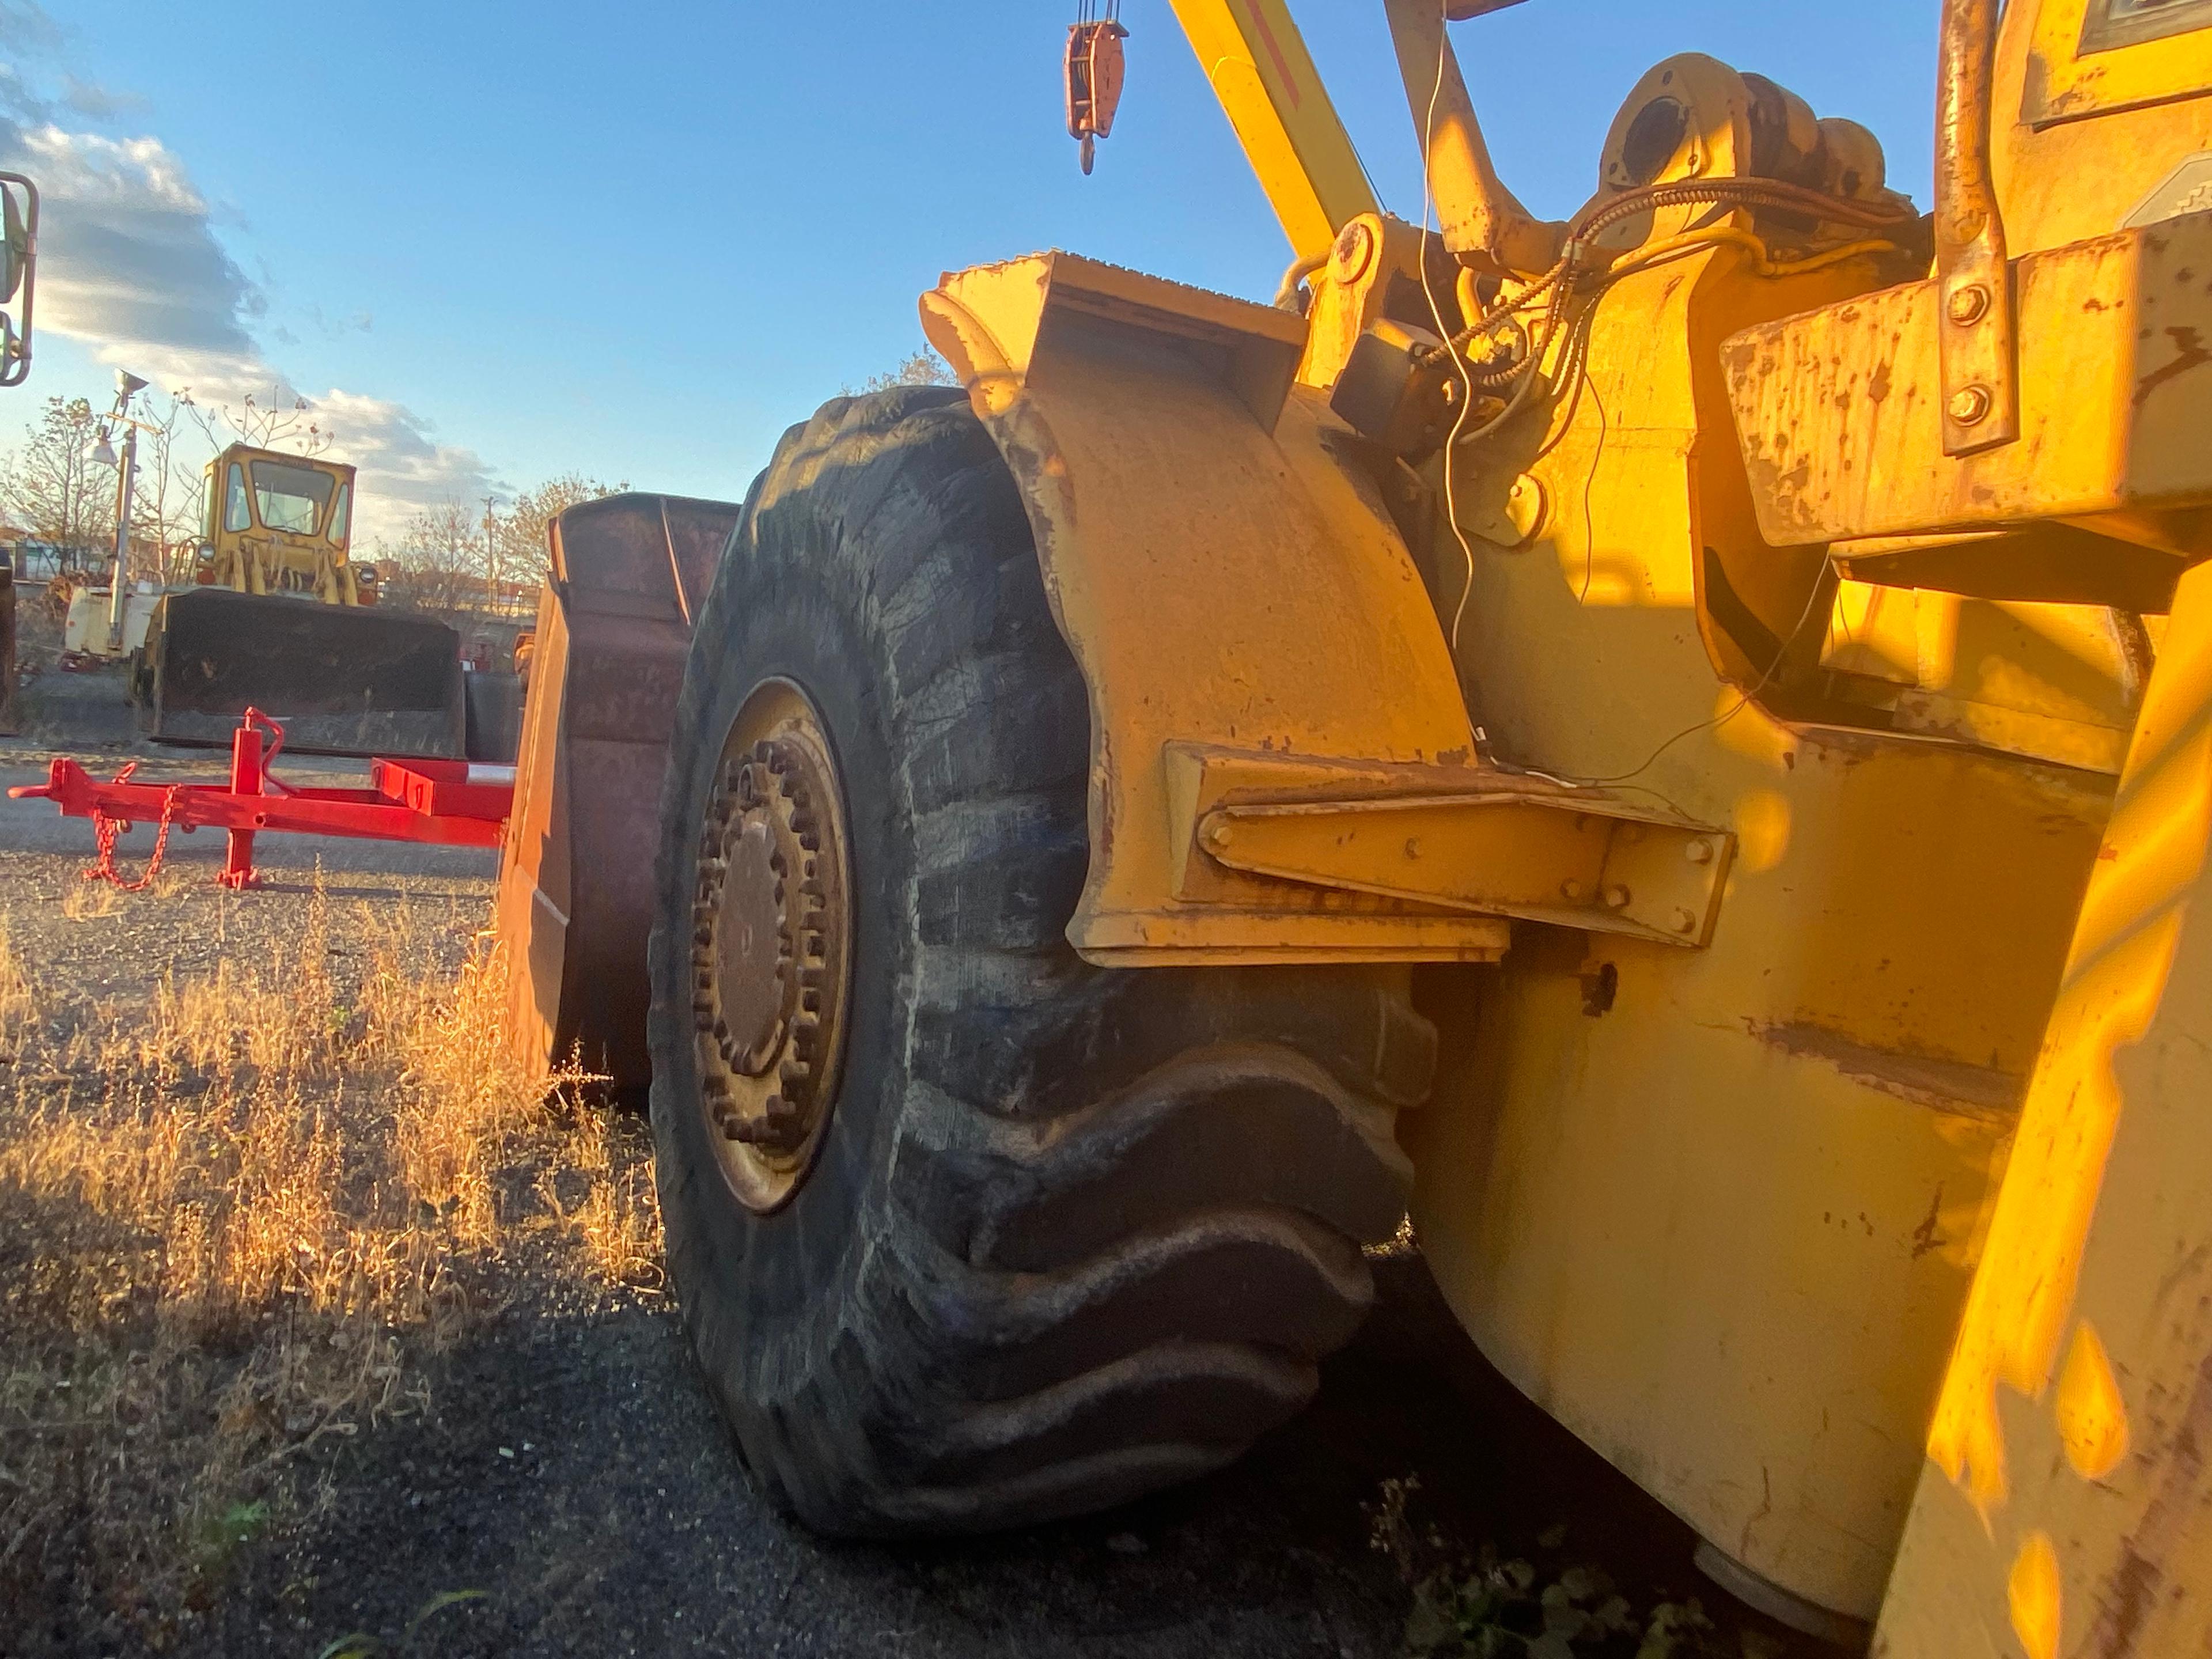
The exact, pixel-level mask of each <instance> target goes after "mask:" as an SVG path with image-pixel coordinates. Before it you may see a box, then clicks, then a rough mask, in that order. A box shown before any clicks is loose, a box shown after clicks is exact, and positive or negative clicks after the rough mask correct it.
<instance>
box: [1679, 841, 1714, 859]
mask: <svg viewBox="0 0 2212 1659" xmlns="http://www.w3.org/2000/svg"><path fill="white" fill-rule="evenodd" d="M1682 856H1683V857H1684V858H1686V859H1687V860H1689V861H1690V862H1691V863H1692V864H1711V862H1712V861H1713V844H1712V842H1709V841H1703V840H1699V841H1693V842H1691V843H1690V844H1689V845H1688V846H1686V847H1685V848H1683V849H1682Z"/></svg>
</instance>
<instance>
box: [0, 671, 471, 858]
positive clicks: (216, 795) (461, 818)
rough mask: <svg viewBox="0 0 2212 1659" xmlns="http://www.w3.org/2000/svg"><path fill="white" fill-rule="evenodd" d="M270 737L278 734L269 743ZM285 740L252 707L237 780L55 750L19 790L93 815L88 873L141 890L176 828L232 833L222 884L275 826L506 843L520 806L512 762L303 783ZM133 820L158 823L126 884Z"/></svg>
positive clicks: (449, 842)
mask: <svg viewBox="0 0 2212 1659" xmlns="http://www.w3.org/2000/svg"><path fill="white" fill-rule="evenodd" d="M264 735H265V736H266V737H268V738H272V739H273V741H271V742H270V743H268V744H265V745H264V741H263V739H264ZM283 747H284V731H283V726H280V725H278V724H277V723H276V721H275V720H271V719H270V718H269V716H268V715H266V714H263V713H262V712H261V711H260V710H259V709H258V708H249V709H247V710H246V716H245V718H244V719H243V720H240V722H239V726H238V730H237V731H235V732H233V733H232V734H231V740H230V781H229V783H228V785H227V786H226V785H222V784H212V783H171V784H156V783H133V782H131V773H132V772H133V771H134V770H135V769H137V762H135V761H134V762H132V763H131V764H130V765H127V766H125V768H124V769H122V770H121V771H120V772H118V773H117V774H116V775H115V776H114V777H113V779H112V780H111V781H108V782H106V783H102V782H101V781H100V780H98V779H97V778H94V776H93V775H91V774H90V773H89V772H87V771H86V770H85V769H84V768H83V767H82V766H80V765H79V764H78V763H76V762H75V761H73V760H70V759H69V758H68V757H65V756H61V755H57V756H56V757H54V759H53V763H52V766H51V767H50V768H49V769H48V771H47V775H46V782H44V783H42V784H22V785H19V786H18V787H15V788H13V789H10V790H9V792H8V793H9V794H10V795H11V796H15V797H16V798H17V799H45V800H51V801H52V802H54V803H55V804H56V805H58V806H59V807H60V808H61V810H62V811H63V813H64V816H66V817H77V818H90V819H91V820H92V822H93V833H94V836H96V837H97V839H98V841H99V843H100V862H99V863H98V864H96V865H94V866H92V867H91V868H89V869H88V870H87V871H86V872H85V875H86V877H87V878H88V879H95V880H104V881H111V882H113V883H114V884H116V885H117V886H118V887H121V888H123V889H125V890H126V891H129V890H137V889H138V888H143V887H144V886H145V885H147V884H149V882H151V881H152V880H153V878H154V875H155V872H156V871H158V870H159V869H160V868H161V856H162V853H163V851H164V850H165V848H167V844H168V839H169V831H170V830H171V829H188V830H189V829H203V828H205V829H223V830H227V831H228V832H229V836H230V846H229V850H228V856H227V857H226V858H225V859H224V861H223V867H222V873H221V874H220V875H218V876H217V877H216V880H218V881H219V882H221V883H222V884H223V885H224V886H225V887H230V888H242V887H246V886H250V885H252V882H253V880H254V871H253V837H254V835H255V834H256V832H258V831H260V830H264V829H269V830H278V831H283V832H288V833H290V834H295V835H308V836H354V837H356V838H360V839H365V840H371V841H410V842H427V843H430V844H434V845H442V846H452V847H497V846H498V845H499V844H500V841H501V836H503V835H504V834H505V832H506V828H507V814H508V812H509V811H510V810H511V809H512V807H513V804H514V769H513V767H511V766H480V765H477V764H474V763H471V762H468V761H452V760H383V759H378V760H372V761H371V762H370V763H369V787H368V788H366V789H301V788H296V787H294V786H293V785H291V784H289V783H286V782H285V781H283V779H281V778H279V777H277V776H276V775H275V774H274V773H273V772H271V771H270V766H271V765H272V764H273V763H275V761H276V757H277V755H278V754H279V753H280V752H281V751H282V750H283ZM133 823H159V824H160V826H161V830H160V833H159V835H158V836H157V837H156V839H155V843H154V854H153V858H152V860H151V861H150V862H149V864H148V866H147V869H146V873H145V874H144V875H143V876H142V877H140V878H138V879H137V880H136V881H125V880H124V879H123V878H122V876H121V875H120V874H119V873H118V872H117V870H116V868H115V838H116V836H118V835H119V834H121V833H122V832H123V831H124V830H126V829H129V828H130V827H131V825H132V824H133Z"/></svg>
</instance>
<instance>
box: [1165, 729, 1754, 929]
mask: <svg viewBox="0 0 2212 1659" xmlns="http://www.w3.org/2000/svg"><path fill="white" fill-rule="evenodd" d="M1169 764H1170V772H1171V774H1175V775H1178V776H1177V781H1176V786H1175V787H1171V789H1170V796H1171V798H1172V799H1175V800H1176V805H1177V808H1178V815H1179V816H1180V817H1182V820H1183V823H1184V824H1185V825H1186V826H1187V839H1186V842H1185V845H1186V846H1187V847H1188V848H1189V849H1190V852H1189V854H1188V856H1187V858H1186V861H1185V865H1184V869H1183V871H1182V880H1181V882H1180V883H1179V887H1178V896H1179V897H1182V898H1185V899H1202V898H1204V897H1206V896H1207V893H1208V889H1209V886H1210V884H1212V882H1213V881H1218V879H1219V877H1218V876H1216V875H1213V874H1212V871H1211V870H1210V868H1209V867H1208V866H1220V867H1221V868H1222V869H1224V870H1229V871H1236V872H1240V873H1242V874H1244V875H1248V876H1262V877H1267V878H1272V879H1274V880H1278V881H1290V882H1298V883H1304V884H1310V885H1313V886H1318V887H1328V888H1336V889H1341V890H1349V891H1352V892H1358V893H1370V894H1374V895H1376V896H1379V897H1383V898H1389V899H1395V900H1398V901H1400V902H1407V903H1413V904H1417V905H1422V906H1433V907H1436V908H1440V909H1444V910H1452V911H1460V912H1473V913H1475V914H1479V915H1501V916H1516V917H1520V918H1522V919H1523V920H1526V921H1546V922H1551V923H1553V924H1556V925H1558V926H1560V927H1578V928H1582V929H1584V930H1586V931H1589V932H1592V933H1617V934H1624V935H1626V936H1628V937H1631V938H1635V939H1649V940H1651V941H1653V942H1655V943H1659V944H1666V945H1687V946H1701V945H1705V944H1706V943H1707V942H1708V941H1709V940H1710V939H1711V937H1712V930H1713V924H1714V921H1715V919H1716V918H1717V915H1718V914H1719V910H1720V900H1721V892H1722V889H1723V886H1724V885H1725V884H1726V881H1727V877H1728V871H1729V863H1730V861H1731V860H1732V859H1733V857H1734V855H1735V836H1732V835H1730V834H1729V832H1728V831H1726V830H1724V829H1715V828H1713V827H1711V826H1710V825H1706V824H1701V823H1692V822H1691V821H1689V820H1687V819H1684V818H1680V817H1674V816H1673V815H1672V814H1669V813H1666V812H1663V811H1657V810H1655V809H1652V808H1650V807H1645V806H1640V805H1631V804H1630V803H1628V802H1626V801H1623V800H1620V799H1614V798H1612V797H1609V796H1607V795H1606V794H1604V793H1602V792H1601V791H1598V790H1591V789H1574V788H1568V787H1563V786H1560V785H1558V784H1553V783H1547V782H1545V781H1542V780H1541V779H1536V778H1529V777H1523V776H1518V775H1511V774H1508V773H1503V772H1498V771H1495V770H1493V769H1490V768H1488V767H1481V766H1439V765H1416V766H1402V765H1401V766H1388V767H1385V766H1364V765H1360V764H1358V763H1346V762H1332V761H1316V760H1309V759H1305V758H1304V757H1290V756H1285V755H1273V754H1253V753H1250V752H1249V751H1237V750H1220V749H1208V748H1204V747H1202V746H1200V745H1196V744H1176V745H1173V746H1172V747H1171V749H1170V756H1169ZM1200 855H1202V857H1201V856H1200Z"/></svg>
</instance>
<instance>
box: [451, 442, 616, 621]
mask: <svg viewBox="0 0 2212 1659" xmlns="http://www.w3.org/2000/svg"><path fill="white" fill-rule="evenodd" d="M625 489H629V484H628V483H617V484H609V483H603V482H602V481H600V480H599V479H598V478H587V477H585V476H584V475H583V474H582V473H580V472H564V473H562V475H561V476H560V477H557V478H548V479H547V480H546V481H545V482H544V483H541V484H539V485H538V487H537V488H536V489H526V490H524V491H523V492H522V493H521V494H520V495H517V496H516V497H515V498H514V499H513V501H511V502H509V503H508V504H507V510H506V511H505V512H504V513H497V514H495V516H494V518H493V522H492V534H491V538H490V541H491V550H492V560H491V562H490V566H489V568H487V569H486V570H485V572H484V574H485V576H486V577H487V578H488V579H489V580H490V581H491V583H492V585H493V587H494V590H495V592H496V591H497V589H498V586H499V585H500V584H501V583H503V582H519V583H521V584H523V585H524V586H529V587H535V586H538V584H539V583H541V582H543V581H544V580H545V575H546V570H547V559H548V557H549V552H548V546H549V544H548V542H547V539H546V535H547V530H546V527H547V526H549V525H550V524H551V523H552V522H553V520H556V519H557V518H558V517H560V516H561V514H562V513H565V512H567V511H568V509H569V508H570V507H574V506H576V505H577V504H578V503H579V502H582V501H598V500H599V498H600V497H602V496H604V495H618V494H620V493H621V492H622V491H623V490H625Z"/></svg>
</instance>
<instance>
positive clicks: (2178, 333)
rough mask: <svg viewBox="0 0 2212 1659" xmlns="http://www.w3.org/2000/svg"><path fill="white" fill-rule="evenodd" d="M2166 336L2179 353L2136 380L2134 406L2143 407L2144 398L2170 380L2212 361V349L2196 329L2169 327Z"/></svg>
mask: <svg viewBox="0 0 2212 1659" xmlns="http://www.w3.org/2000/svg"><path fill="white" fill-rule="evenodd" d="M2166 338H2167V339H2169V340H2171V341H2172V342H2173V349H2174V350H2175V351H2176V352H2177V353H2178V354H2179V355H2178V356H2176V357H2175V358H2174V360H2173V361H2172V362H2170V363H2166V364H2164V365H2162V366H2161V367H2160V368H2154V369H2153V370H2151V372H2150V373H2149V374H2146V375H2144V376H2143V377H2142V379H2141V380H2137V381H2136V395H2135V398H2134V406H2135V407H2136V408H2137V409H2141V408H2142V406H2143V402H2144V400H2145V399H2146V398H2148V397H2149V396H2150V394H2151V393H2152V392H2155V391H2157V390H2158V389H2159V387H2160V386H2164V385H2165V384H2166V382H2167V381H2168V380H2176V379H2178V378H2179V377H2180V376H2181V375H2184V374H2187V373H2188V372H2189V371H2190V370H2191V369H2192V368H2197V366H2198V365H2199V364H2202V363H2207V362H2212V351H2208V350H2206V349H2204V342H2203V337H2201V336H2200V335H2199V334H2198V333H2197V331H2196V330H2195V329H2193V328H2188V327H2175V328H2169V329H2167V330H2166Z"/></svg>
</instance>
